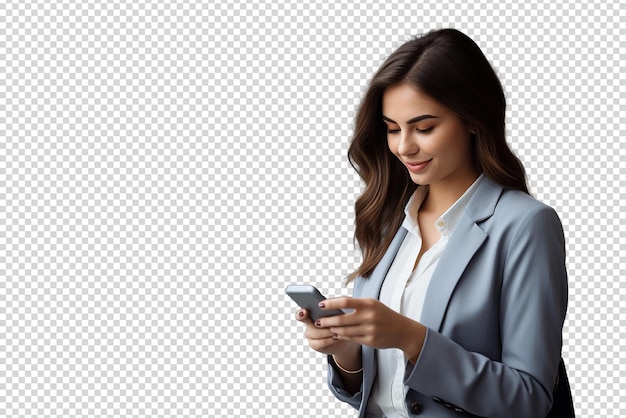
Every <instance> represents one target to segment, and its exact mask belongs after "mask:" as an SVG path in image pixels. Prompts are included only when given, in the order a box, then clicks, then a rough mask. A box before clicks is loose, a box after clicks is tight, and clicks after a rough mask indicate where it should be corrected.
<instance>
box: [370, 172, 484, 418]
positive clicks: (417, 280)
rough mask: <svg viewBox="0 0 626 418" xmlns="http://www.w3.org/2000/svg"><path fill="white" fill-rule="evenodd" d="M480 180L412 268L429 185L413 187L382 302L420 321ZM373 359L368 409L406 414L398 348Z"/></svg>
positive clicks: (440, 225) (444, 220) (393, 417)
mask: <svg viewBox="0 0 626 418" xmlns="http://www.w3.org/2000/svg"><path fill="white" fill-rule="evenodd" d="M482 179H483V175H481V176H480V177H478V178H477V179H476V181H475V182H474V183H473V184H472V185H471V186H470V187H469V188H468V189H467V190H466V191H465V193H464V194H463V195H462V196H461V197H460V198H459V199H458V200H457V201H456V202H455V203H454V204H453V205H452V206H450V208H449V209H448V210H447V211H446V212H445V213H444V214H443V215H441V217H440V218H439V219H437V221H436V222H435V227H436V228H437V230H438V231H439V232H440V233H441V238H439V240H438V241H437V243H436V244H434V245H433V246H432V247H430V248H429V249H428V251H426V252H425V253H424V254H423V255H422V257H421V258H420V260H419V263H418V264H417V266H416V268H415V270H413V266H414V264H415V260H416V258H417V256H418V254H419V252H420V250H421V248H422V237H421V234H420V229H419V224H418V222H417V211H418V209H419V208H420V206H421V205H422V203H423V202H424V199H425V198H426V196H427V195H428V186H422V187H418V188H417V190H415V193H414V194H413V196H411V198H410V199H409V201H408V203H407V204H406V207H405V209H404V211H405V213H406V217H405V219H404V222H403V224H402V228H406V229H407V230H408V233H407V234H406V237H405V238H404V241H403V242H402V245H401V246H400V249H399V250H398V254H397V255H396V257H395V259H394V260H393V263H392V264H391V267H390V268H389V272H388V273H387V276H386V277H385V281H384V282H383V286H382V289H381V292H380V298H379V299H380V301H381V302H382V303H384V304H385V305H387V306H388V307H389V308H391V309H393V310H395V311H396V312H398V313H400V314H402V315H404V316H407V317H409V318H411V319H413V320H416V321H419V319H420V317H421V314H422V307H423V305H424V297H425V296H426V290H427V289H428V285H429V283H430V280H431V278H432V275H433V272H434V271H435V268H436V267H437V263H438V262H439V258H440V257H441V254H442V253H443V250H444V249H445V247H446V244H447V243H448V239H449V237H450V235H451V234H452V231H453V230H454V227H455V225H456V223H457V221H458V219H459V217H460V216H461V214H462V213H463V211H464V210H465V207H466V206H467V203H468V202H469V200H470V199H471V197H472V196H473V195H474V192H475V191H476V189H477V188H478V185H479V184H480V182H481V180H482ZM434 285H436V284H434ZM376 361H377V366H378V372H377V376H376V382H375V383H374V387H373V388H372V395H371V398H370V402H369V404H370V406H368V411H371V412H374V413H377V412H378V411H381V412H382V413H383V415H384V416H385V417H387V418H396V417H408V412H407V410H406V405H405V402H404V398H405V387H404V371H405V366H406V362H407V360H406V359H405V358H404V353H403V352H402V350H400V349H397V348H388V349H380V350H378V354H377V358H376ZM374 408H376V409H374Z"/></svg>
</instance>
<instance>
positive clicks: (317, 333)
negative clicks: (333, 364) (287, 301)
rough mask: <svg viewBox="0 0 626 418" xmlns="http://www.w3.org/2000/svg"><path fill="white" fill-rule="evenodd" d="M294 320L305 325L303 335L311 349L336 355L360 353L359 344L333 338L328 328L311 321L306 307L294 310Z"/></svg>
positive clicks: (355, 355) (352, 355) (348, 355)
mask: <svg viewBox="0 0 626 418" xmlns="http://www.w3.org/2000/svg"><path fill="white" fill-rule="evenodd" d="M340 316H343V315H340ZM296 320H298V321H300V322H302V323H304V325H305V326H306V330H305V332H304V336H305V337H306V338H307V340H309V346H311V348H312V349H313V350H315V351H319V352H320V353H323V354H327V355H331V356H337V357H346V356H347V357H354V358H356V357H357V356H358V355H359V354H360V349H361V345H360V344H358V343H355V342H353V341H348V340H343V341H340V340H338V339H336V338H333V332H332V331H331V330H330V329H329V328H323V327H318V326H316V325H315V324H314V323H313V320H312V319H311V317H310V316H309V313H308V311H307V310H306V309H300V310H299V311H298V312H296ZM359 361H360V357H359Z"/></svg>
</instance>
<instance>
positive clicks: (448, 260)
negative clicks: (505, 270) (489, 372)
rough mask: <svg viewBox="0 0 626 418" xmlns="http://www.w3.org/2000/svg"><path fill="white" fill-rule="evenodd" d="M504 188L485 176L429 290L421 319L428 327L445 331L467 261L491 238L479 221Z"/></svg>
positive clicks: (457, 227)
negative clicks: (448, 314)
mask: <svg viewBox="0 0 626 418" xmlns="http://www.w3.org/2000/svg"><path fill="white" fill-rule="evenodd" d="M502 190H503V189H502V187H501V186H498V185H496V184H495V183H493V182H492V181H490V180H489V179H488V178H484V179H483V180H482V182H481V184H480V185H479V186H478V189H477V190H476V193H475V194H474V196H472V199H471V200H470V201H469V203H468V205H467V207H466V209H465V212H464V213H463V216H461V217H460V218H459V221H458V223H457V225H456V226H455V228H454V232H453V233H452V236H451V237H450V241H448V244H447V245H446V248H445V250H444V252H443V254H442V255H441V259H440V260H439V263H438V264H437V268H436V269H435V271H434V273H433V278H432V280H431V282H430V285H429V286H428V289H427V291H426V297H425V299H424V307H423V309H422V316H421V318H420V322H421V323H422V324H424V325H426V326H427V327H429V328H431V329H434V330H437V331H441V324H442V322H443V318H444V315H445V313H446V309H447V307H448V302H449V301H450V297H451V296H452V292H454V289H455V287H456V284H457V282H458V281H459V279H460V278H461V275H462V274H463V272H464V271H465V268H466V267H467V264H468V263H469V262H470V260H471V259H472V257H473V256H474V254H475V253H476V251H478V249H479V248H480V246H481V245H482V243H483V242H484V241H485V239H486V238H487V233H486V232H485V231H483V230H482V228H480V226H478V222H480V221H482V220H484V219H486V218H489V217H490V216H491V215H493V212H494V210H495V207H496V203H497V202H498V199H499V198H500V194H501V193H502Z"/></svg>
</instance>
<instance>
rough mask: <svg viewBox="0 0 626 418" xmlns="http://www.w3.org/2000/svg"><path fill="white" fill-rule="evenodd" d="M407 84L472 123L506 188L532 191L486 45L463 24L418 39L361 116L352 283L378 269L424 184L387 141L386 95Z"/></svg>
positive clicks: (484, 161)
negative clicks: (508, 133) (356, 259)
mask: <svg viewBox="0 0 626 418" xmlns="http://www.w3.org/2000/svg"><path fill="white" fill-rule="evenodd" d="M399 83H408V84H410V85H411V86H413V87H415V88H416V89H418V90H419V91H420V92H422V93H423V94H426V95H428V96H430V97H432V98H433V99H435V100H436V101H438V102H439V103H441V104H442V105H444V106H446V107H447V108H449V109H451V110H452V111H453V112H455V113H456V114H457V115H458V116H459V118H460V119H461V120H463V121H465V122H467V123H468V124H469V126H472V128H473V131H474V132H475V134H472V138H471V140H472V143H473V149H472V154H473V158H474V159H475V161H474V163H475V166H476V167H478V170H479V172H481V173H484V174H485V176H486V177H488V178H489V179H491V180H492V181H494V182H495V183H497V184H499V185H501V186H502V187H504V188H507V189H517V190H521V191H523V192H525V193H528V188H527V186H526V175H525V172H524V167H523V166H522V164H521V162H520V160H519V159H518V158H517V157H516V156H515V154H513V152H512V151H511V149H510V148H509V146H508V145H507V143H506V139H505V110H506V100H505V97H504V91H503V90H502V85H501V84H500V80H499V79H498V76H497V75H496V73H495V71H494V70H493V68H492V67H491V65H490V64H489V61H488V60H487V58H486V57H485V56H484V55H483V53H482V51H481V50H480V48H479V47H478V45H476V43H474V41H473V40H471V39H470V38H469V37H468V36H466V35H464V34H463V33H461V32H459V31H457V30H455V29H440V30H436V31H432V32H429V33H427V34H425V35H423V36H420V37H416V38H414V39H411V40H410V41H408V42H406V43H404V44H403V45H402V46H400V47H399V48H398V49H397V50H396V51H395V52H393V53H392V54H391V55H390V56H389V57H388V58H387V60H386V61H385V62H384V63H383V65H382V66H381V67H380V69H379V70H378V72H377V73H376V74H375V75H374V78H373V79H372V80H371V82H370V84H369V88H368V90H367V92H366V93H365V97H364V98H363V100H362V102H361V105H360V107H359V110H358V112H357V115H356V123H355V129H354V135H353V137H352V142H351V144H350V148H349V149H348V158H349V160H350V163H351V164H352V166H353V167H354V169H355V170H356V171H357V173H358V174H359V176H360V177H361V178H362V180H363V182H364V183H365V188H364V190H363V193H362V194H361V196H360V197H359V198H358V199H357V201H356V203H355V213H356V230H355V238H356V240H357V241H358V244H359V247H360V248H361V251H362V253H363V261H362V263H361V265H360V266H359V268H358V269H357V270H356V271H355V272H353V273H352V274H350V275H349V276H348V281H351V280H353V279H355V278H356V277H357V276H361V277H369V276H370V275H371V274H372V272H373V271H374V268H375V267H376V265H377V264H378V263H379V262H380V260H381V259H382V257H383V255H384V254H385V251H386V250H387V248H388V247H389V245H390V244H391V241H392V240H393V237H394V236H395V233H396V231H397V230H398V229H399V228H400V226H401V225H402V221H403V219H404V207H405V205H406V203H407V201H408V199H409V198H410V197H411V195H412V194H413V192H414V191H415V189H416V188H417V187H418V185H416V184H415V183H414V182H413V181H412V180H411V177H410V176H409V173H408V170H407V169H406V167H405V166H404V165H402V163H401V162H400V161H399V160H398V159H397V157H396V156H395V155H393V154H392V153H391V151H390V150H389V148H388V146H387V128H386V125H385V123H384V122H383V118H382V97H383V93H384V92H385V90H386V89H387V88H389V87H391V86H394V85H397V84H399Z"/></svg>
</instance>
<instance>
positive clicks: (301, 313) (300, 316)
mask: <svg viewBox="0 0 626 418" xmlns="http://www.w3.org/2000/svg"><path fill="white" fill-rule="evenodd" d="M296 321H300V322H304V323H308V322H311V323H313V320H312V319H311V317H310V316H309V312H308V311H307V310H306V309H300V310H298V311H297V312H296Z"/></svg>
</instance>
